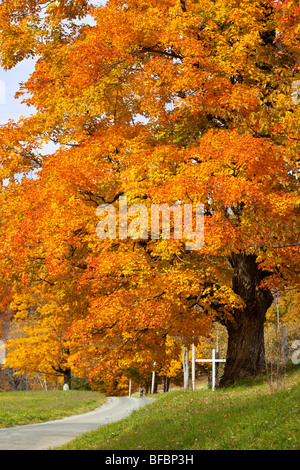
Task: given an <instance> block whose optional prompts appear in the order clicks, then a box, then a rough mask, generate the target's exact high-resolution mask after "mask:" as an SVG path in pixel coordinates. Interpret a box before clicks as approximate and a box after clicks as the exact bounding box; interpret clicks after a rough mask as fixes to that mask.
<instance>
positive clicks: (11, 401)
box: [0, 390, 106, 428]
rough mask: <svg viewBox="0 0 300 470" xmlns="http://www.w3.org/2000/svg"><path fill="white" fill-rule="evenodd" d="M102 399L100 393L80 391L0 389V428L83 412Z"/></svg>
mask: <svg viewBox="0 0 300 470" xmlns="http://www.w3.org/2000/svg"><path fill="white" fill-rule="evenodd" d="M105 401H106V397H105V396H104V395H103V394H101V393H98V392H90V391H81V390H78V391H77V390H68V391H63V390H58V391H52V390H51V391H50V390H49V391H34V392H1V393H0V428H7V427H10V426H20V425H23V424H32V423H42V422H45V421H52V420H55V419H60V418H64V417H65V416H70V415H73V414H80V413H86V412H87V411H91V410H93V409H95V408H97V407H99V406H101V405H102V404H103V403H105Z"/></svg>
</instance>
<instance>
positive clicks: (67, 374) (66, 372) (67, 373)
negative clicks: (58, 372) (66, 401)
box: [64, 369, 71, 390]
mask: <svg viewBox="0 0 300 470" xmlns="http://www.w3.org/2000/svg"><path fill="white" fill-rule="evenodd" d="M64 385H68V387H69V390H71V369H66V370H64Z"/></svg>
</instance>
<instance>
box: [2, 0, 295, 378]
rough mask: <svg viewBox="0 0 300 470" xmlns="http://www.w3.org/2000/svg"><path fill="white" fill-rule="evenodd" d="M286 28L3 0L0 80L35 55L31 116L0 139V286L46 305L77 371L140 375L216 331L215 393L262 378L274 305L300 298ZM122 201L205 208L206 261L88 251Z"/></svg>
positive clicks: (178, 10) (221, 12)
mask: <svg viewBox="0 0 300 470" xmlns="http://www.w3.org/2000/svg"><path fill="white" fill-rule="evenodd" d="M87 13H88V14H89V15H90V16H89V18H92V21H91V20H89V21H87V20H86V19H85V18H86V15H87ZM78 20H80V21H78ZM298 20H299V7H298V5H297V2H296V1H290V2H286V1H256V0H250V1H249V0H247V1H239V2H236V1H234V0H216V1H210V0H200V1H196V0H195V1H192V0H191V1H183V0H181V1H179V0H151V1H147V2H144V1H141V0H139V1H137V0H128V1H122V0H110V1H108V2H107V3H106V5H105V6H102V5H100V6H99V5H97V2H95V4H94V5H92V4H91V5H89V4H88V3H87V2H86V1H84V0H78V1H67V0H58V1H56V2H51V1H36V0H35V1H26V2H24V1H23V0H17V1H10V0H6V1H3V2H2V4H1V6H0V43H1V64H2V66H4V67H6V68H10V67H13V66H14V65H15V64H16V63H18V62H19V61H20V60H23V59H24V58H26V57H30V56H34V57H36V58H37V63H36V68H35V71H34V73H33V74H32V76H31V77H30V78H29V80H28V81H27V82H26V83H25V84H23V85H22V87H21V93H20V96H21V95H22V94H23V97H24V100H25V102H26V103H28V104H29V105H32V106H34V107H35V109H36V112H35V113H34V114H33V115H32V116H31V117H29V118H26V119H25V118H21V119H20V120H19V121H18V122H16V123H15V122H9V123H7V124H6V125H4V126H2V127H1V135H0V140H1V151H0V152H1V153H0V157H1V177H2V180H3V182H4V181H6V180H9V183H7V184H4V183H3V184H2V188H1V207H2V209H1V211H2V214H1V248H0V253H1V265H2V269H1V271H2V282H3V283H6V284H8V285H11V286H12V288H13V291H14V292H16V293H18V292H19V291H20V290H24V291H26V292H28V290H29V289H30V292H34V293H35V295H36V296H38V297H39V298H41V297H42V296H45V298H47V296H49V298H52V299H55V305H56V306H57V309H56V311H55V316H56V315H57V318H59V317H60V323H61V324H65V323H68V324H69V325H70V327H69V328H68V332H67V333H65V338H66V341H67V340H68V346H69V351H70V354H69V357H68V359H67V360H68V361H69V364H70V365H72V367H75V368H76V370H79V369H80V368H82V370H83V369H86V368H87V369H88V370H89V374H90V376H91V377H93V378H94V377H95V375H96V374H97V373H103V367H105V365H108V364H111V363H113V361H114V360H115V359H116V357H117V356H118V358H120V357H121V359H120V360H119V359H118V361H119V362H118V363H120V367H123V368H124V363H123V365H122V364H121V363H122V360H123V362H124V361H125V363H127V364H128V366H130V367H133V366H134V364H133V362H134V360H135V361H137V362H138V361H140V357H144V358H145V361H146V362H147V359H146V358H147V357H148V359H149V361H151V362H152V361H153V358H154V357H155V354H152V355H151V354H150V352H149V351H150V350H152V351H153V350H154V349H155V348H154V347H153V346H154V345H155V344H156V346H157V348H162V350H164V347H165V346H164V344H166V338H176V340H178V344H186V345H189V344H191V343H192V342H195V343H196V344H197V342H198V340H199V337H200V336H201V335H206V334H208V332H209V330H210V328H211V322H212V321H213V320H218V321H220V322H222V323H223V324H224V325H225V326H226V328H227V330H228V351H227V361H226V366H225V371H224V375H223V377H222V380H221V384H223V385H226V384H229V383H231V382H233V381H235V380H236V379H238V378H239V377H241V376H248V375H254V374H256V373H258V372H260V371H261V370H262V369H263V367H264V365H265V357H264V322H265V315H266V312H267V310H268V308H269V307H270V305H271V304H272V300H273V295H272V291H273V290H274V289H277V290H278V289H281V290H284V288H285V286H286V285H289V287H290V286H293V287H295V288H297V287H298V285H299V277H298V276H299V272H298V262H299V242H298V234H299V222H298V218H299V183H298V162H299V140H300V133H299V119H300V111H299V106H298V100H297V99H295V97H293V95H292V91H293V84H294V83H295V82H296V80H297V79H299V78H300V71H299V28H298ZM49 142H52V143H55V144H56V145H57V150H55V151H53V152H52V153H49V152H48V153H47V152H45V150H44V145H45V144H47V143H49ZM33 170H34V171H35V173H36V174H35V178H31V177H30V175H31V172H32V171H33ZM20 175H22V178H20ZM124 195H125V196H126V197H127V200H128V204H129V205H130V204H134V203H141V204H144V205H145V206H146V207H147V208H149V209H150V206H151V204H155V203H156V204H157V203H167V204H169V205H171V204H173V203H175V202H178V201H181V204H184V203H189V204H190V203H193V204H194V205H195V204H200V203H201V204H204V207H205V243H204V246H203V247H202V248H201V250H196V251H189V250H186V249H185V243H184V240H174V239H170V240H165V239H163V238H160V239H159V240H152V239H151V237H150V235H149V237H148V239H138V238H137V239H123V240H120V239H118V238H116V239H115V240H110V239H109V238H107V239H105V240H99V238H98V237H97V235H96V225H97V222H98V218H97V215H96V208H97V207H98V206H99V205H100V204H103V203H106V204H114V205H115V207H116V208H117V207H118V201H119V198H120V196H124ZM49 315H50V313H49ZM53 315H54V313H53ZM66 316H67V320H68V321H67V322H64V321H63V319H64V318H65V317H66ZM70 319H71V320H70ZM164 341H165V343H164ZM147 344H148V345H152V346H151V347H148V346H147ZM138 351H140V354H141V356H140V357H138V356H139V355H138ZM12 354H13V352H12ZM120 354H121V356H120ZM122 354H123V355H122ZM156 354H157V355H158V358H159V355H160V354H159V352H157V353H156ZM134 358H135V359H134ZM149 367H150V365H149Z"/></svg>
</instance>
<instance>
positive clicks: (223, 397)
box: [60, 366, 300, 450]
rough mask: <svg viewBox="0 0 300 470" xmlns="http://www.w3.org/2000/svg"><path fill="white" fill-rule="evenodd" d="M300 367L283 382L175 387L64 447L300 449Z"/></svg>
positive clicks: (116, 448) (112, 448)
mask: <svg viewBox="0 0 300 470" xmlns="http://www.w3.org/2000/svg"><path fill="white" fill-rule="evenodd" d="M299 407H300V366H296V367H294V368H293V370H292V371H291V372H290V373H289V374H288V376H287V377H286V379H285V383H284V385H283V386H282V387H281V388H280V389H278V390H274V389H271V388H270V386H269V384H268V383H266V382H264V381H263V379H256V380H245V381H242V382H240V383H239V384H238V385H236V386H234V387H230V388H227V389H224V390H221V389H218V390H216V391H215V392H211V391H210V390H198V391H196V392H192V391H174V392H172V391H171V392H169V393H167V394H161V395H159V396H158V398H157V399H156V400H155V401H154V403H152V404H151V405H149V406H147V407H146V408H144V409H141V410H138V411H135V412H134V413H133V414H132V415H131V416H130V417H128V418H126V419H124V420H123V421H121V422H119V423H114V424H111V425H107V426H104V427H102V428H99V429H98V430H96V431H92V432H90V433H87V434H85V435H84V436H81V437H78V438H77V439H75V440H73V441H72V442H71V443H69V444H67V445H64V446H62V447H61V448H60V449H69V450H72V449H103V450H138V449H141V450H143V449H145V450H155V449H156V450H202V449H206V450H214V449H217V450H226V449H236V450H246V449H278V450H285V449H291V450H292V449H299V448H300V433H299Z"/></svg>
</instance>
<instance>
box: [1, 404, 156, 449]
mask: <svg viewBox="0 0 300 470" xmlns="http://www.w3.org/2000/svg"><path fill="white" fill-rule="evenodd" d="M151 401H152V400H151V398H147V397H143V398H133V397H109V398H107V402H106V403H105V404H104V405H102V406H101V407H100V408H97V409H95V410H94V411H90V412H88V413H84V414H81V415H75V416H69V417H67V418H63V419H59V420H56V421H48V422H46V423H38V424H27V425H25V426H15V427H12V428H5V429H0V450H45V449H49V448H50V447H57V446H60V445H62V444H65V443H66V442H68V441H70V440H72V439H74V437H76V436H79V435H80V434H84V433H85V432H88V431H91V430H93V429H96V428H98V427H99V426H103V425H105V424H109V423H113V422H114V421H119V420H121V419H123V418H125V417H126V416H128V415H130V414H131V412H132V411H133V410H136V409H138V408H141V407H143V406H145V405H147V404H149V403H151Z"/></svg>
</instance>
